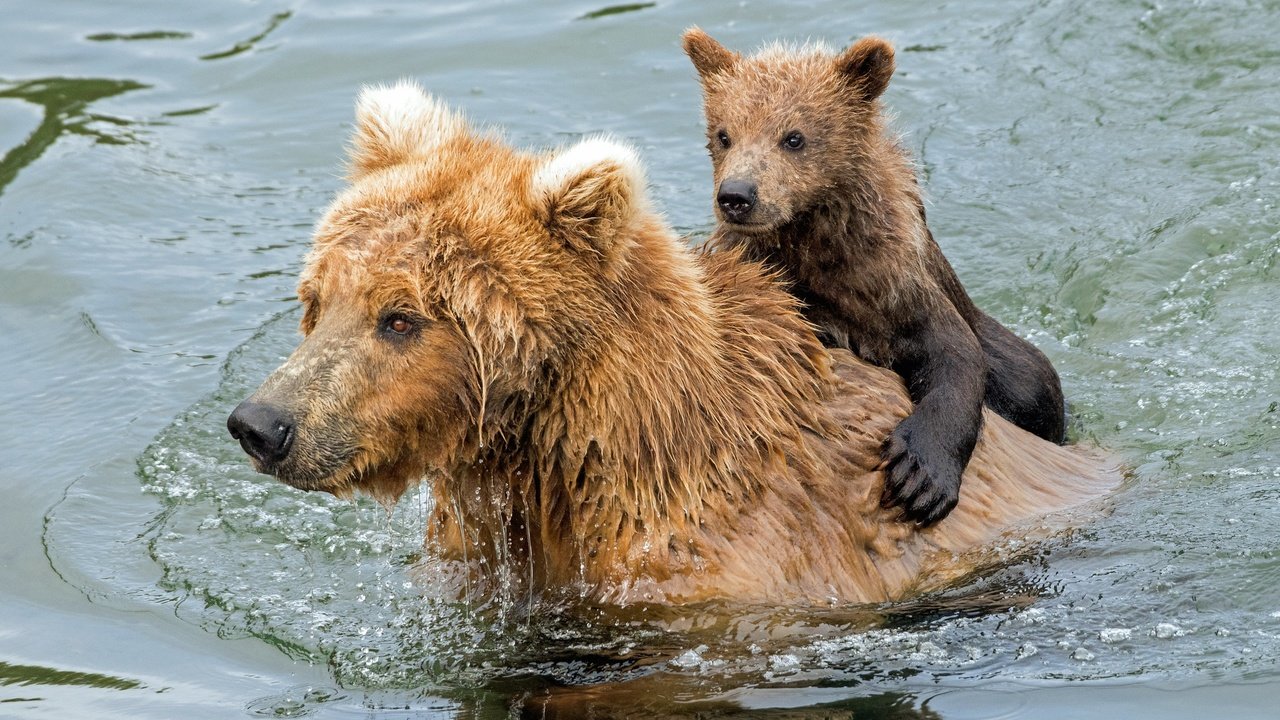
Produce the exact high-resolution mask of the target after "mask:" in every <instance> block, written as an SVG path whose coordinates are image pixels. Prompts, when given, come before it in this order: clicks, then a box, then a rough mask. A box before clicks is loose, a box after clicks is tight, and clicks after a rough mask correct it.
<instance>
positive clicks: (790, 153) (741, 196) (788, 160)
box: [684, 27, 894, 233]
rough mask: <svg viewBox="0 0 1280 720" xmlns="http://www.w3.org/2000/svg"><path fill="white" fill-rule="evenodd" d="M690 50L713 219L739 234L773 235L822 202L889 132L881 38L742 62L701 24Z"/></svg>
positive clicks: (690, 37) (888, 61)
mask: <svg viewBox="0 0 1280 720" xmlns="http://www.w3.org/2000/svg"><path fill="white" fill-rule="evenodd" d="M684 50H685V53H687V54H688V55H689V59H690V60H692V61H693V66H694V67H695V68H696V69H697V71H698V76H699V78H700V80H701V82H702V92H703V99H704V103H705V112H706V118H707V140H708V142H707V149H708V150H710V152H711V164H712V167H713V169H714V172H715V183H716V201H715V211H716V216H717V217H718V218H719V219H720V221H721V222H724V223H727V224H729V225H731V226H732V227H733V228H734V229H735V230H738V231H740V232H743V233H765V232H770V231H772V230H774V229H776V228H778V227H779V226H781V225H784V224H786V223H788V222H790V221H791V220H792V219H794V218H795V217H797V216H799V215H801V214H803V213H804V212H806V211H808V210H810V209H812V208H814V207H816V206H818V205H820V204H821V203H822V202H823V200H824V198H825V197H827V196H829V195H830V193H832V192H835V191H837V190H839V189H840V187H841V183H842V182H843V180H844V179H845V178H846V177H848V176H849V175H850V174H852V173H856V172H857V166H858V162H859V160H860V156H861V155H863V154H865V149H866V148H868V147H870V146H871V144H872V143H873V142H874V141H875V139H876V138H877V137H879V136H880V134H881V133H882V132H883V128H882V120H881V119H880V107H879V102H878V99H879V97H880V95H881V94H882V93H884V91H885V88H886V87H888V85H889V78H890V77H891V76H892V75H893V67H894V61H893V46H891V45H890V44H889V43H888V42H886V41H884V40H881V39H880V38H875V37H866V38H863V39H861V40H859V41H858V42H856V43H854V44H853V45H852V46H851V47H849V48H848V49H847V50H845V51H844V52H841V53H839V54H832V53H829V52H826V51H824V50H822V49H821V48H814V47H804V48H791V47H784V46H780V45H778V46H772V47H768V48H766V49H764V50H762V51H761V52H759V53H758V54H756V55H753V56H750V57H743V56H741V55H739V54H738V53H736V52H733V51H731V50H728V49H726V48H725V47H724V46H723V45H721V44H720V43H718V42H716V41H715V40H714V39H713V38H712V37H711V36H710V35H707V34H706V33H705V32H703V31H702V30H700V29H698V28H696V27H695V28H690V29H689V30H687V31H685V34H684Z"/></svg>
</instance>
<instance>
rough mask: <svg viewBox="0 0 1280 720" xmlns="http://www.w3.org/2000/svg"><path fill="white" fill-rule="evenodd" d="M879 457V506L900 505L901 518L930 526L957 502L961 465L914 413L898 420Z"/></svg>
mask: <svg viewBox="0 0 1280 720" xmlns="http://www.w3.org/2000/svg"><path fill="white" fill-rule="evenodd" d="M880 457H881V461H882V462H881V466H882V467H883V468H884V471H885V477H884V495H883V497H882V499H881V505H883V506H884V507H893V506H895V505H896V506H899V507H901V508H902V514H903V517H904V519H906V520H910V521H913V522H917V523H919V524H921V525H932V524H933V523H935V522H937V521H939V520H941V519H942V518H944V517H946V516H947V514H948V513H950V512H951V510H952V509H954V508H955V506H956V503H957V502H959V501H960V475H961V473H963V472H964V464H963V463H960V462H958V461H957V458H956V457H955V456H954V454H953V452H952V451H950V450H949V449H948V446H947V443H945V442H943V439H942V438H940V437H938V436H937V433H936V431H932V430H931V429H930V427H929V426H928V425H927V424H926V423H924V422H922V421H921V420H920V419H919V416H918V415H911V416H909V417H908V418H907V419H905V420H903V421H902V422H901V423H898V427H896V428H894V430H893V432H892V433H890V434H889V437H888V438H886V439H885V444H884V449H883V450H882V451H881V453H880Z"/></svg>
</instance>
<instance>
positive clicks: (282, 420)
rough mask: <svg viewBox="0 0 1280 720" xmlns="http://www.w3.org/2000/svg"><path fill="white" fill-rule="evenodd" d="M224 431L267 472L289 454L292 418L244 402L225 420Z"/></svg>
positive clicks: (260, 404)
mask: <svg viewBox="0 0 1280 720" xmlns="http://www.w3.org/2000/svg"><path fill="white" fill-rule="evenodd" d="M227 432H230V433H231V437H233V438H235V439H236V440H239V441H240V447H242V448H244V451H245V452H247V453H249V455H251V456H252V457H253V458H254V459H256V460H258V462H261V463H262V464H263V465H264V466H265V467H264V468H263V469H270V468H271V467H272V466H273V465H275V464H276V463H278V462H280V461H281V460H284V459H285V457H287V456H288V455H289V447H290V446H291V445H293V418H291V417H289V415H288V414H286V413H285V412H284V411H282V410H280V409H278V408H274V407H272V406H270V405H266V404H264V403H256V402H250V401H248V400H245V401H244V402H242V403H240V404H239V405H237V406H236V409H235V410H233V411H232V412H231V416H230V417H228V418H227Z"/></svg>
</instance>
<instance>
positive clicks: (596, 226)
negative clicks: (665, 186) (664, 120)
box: [532, 137, 646, 256]
mask: <svg viewBox="0 0 1280 720" xmlns="http://www.w3.org/2000/svg"><path fill="white" fill-rule="evenodd" d="M532 189H533V198H534V202H535V203H536V204H537V207H538V210H539V216H540V219H541V220H542V222H543V224H544V225H546V227H547V230H548V232H550V233H551V234H552V235H553V236H555V237H558V238H560V239H563V240H564V242H565V243H566V244H568V245H569V246H571V247H574V248H576V249H578V250H581V251H588V252H592V253H596V254H598V255H600V256H610V255H612V254H613V252H614V250H615V248H617V247H618V243H619V241H620V240H621V238H619V237H618V236H619V235H620V234H621V233H622V232H623V230H624V229H625V228H626V226H627V224H628V223H630V222H631V219H632V218H633V217H635V215H636V213H637V212H638V211H639V210H640V209H641V207H642V206H643V205H644V203H645V202H646V200H645V178H644V168H643V166H641V164H640V159H639V158H638V157H637V156H636V151H635V150H633V149H631V148H630V147H628V146H626V145H623V144H622V143H619V142H617V141H616V140H613V139H611V138H608V137H597V138H588V139H586V140H583V141H581V142H579V143H578V144H577V145H574V146H573V147H570V148H569V149H567V150H563V151H561V152H560V153H558V154H556V155H555V156H553V157H552V158H551V159H549V160H547V161H546V162H545V163H544V164H543V165H542V166H541V167H539V168H538V169H537V171H535V172H534V175H533V180H532Z"/></svg>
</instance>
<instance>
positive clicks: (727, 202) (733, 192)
mask: <svg viewBox="0 0 1280 720" xmlns="http://www.w3.org/2000/svg"><path fill="white" fill-rule="evenodd" d="M716 204H717V205H719V206H720V211H721V212H723V213H724V216H725V219H726V220H728V221H729V222H742V221H743V220H745V219H747V216H748V215H750V214H751V209H752V208H754V207H755V206H756V185H755V183H753V182H749V181H747V180H737V179H731V180H725V181H724V182H722V183H720V192H718V193H716Z"/></svg>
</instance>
